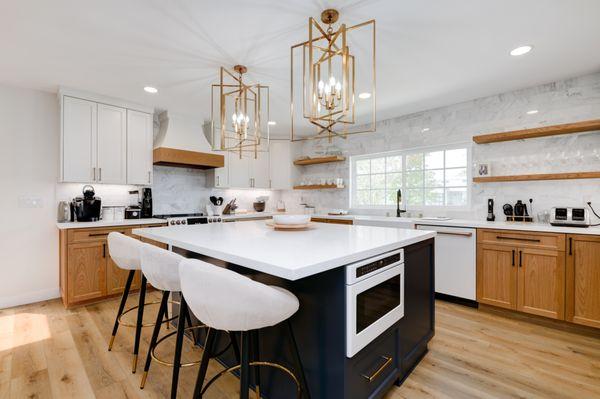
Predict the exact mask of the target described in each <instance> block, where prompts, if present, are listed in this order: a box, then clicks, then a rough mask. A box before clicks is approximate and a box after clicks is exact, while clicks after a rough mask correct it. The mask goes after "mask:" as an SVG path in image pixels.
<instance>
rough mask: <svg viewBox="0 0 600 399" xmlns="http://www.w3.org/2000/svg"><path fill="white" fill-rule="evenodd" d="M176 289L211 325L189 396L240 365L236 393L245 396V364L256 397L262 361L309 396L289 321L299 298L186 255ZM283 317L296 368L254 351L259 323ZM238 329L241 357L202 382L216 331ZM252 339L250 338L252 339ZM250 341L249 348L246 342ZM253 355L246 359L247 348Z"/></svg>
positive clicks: (247, 383)
mask: <svg viewBox="0 0 600 399" xmlns="http://www.w3.org/2000/svg"><path fill="white" fill-rule="evenodd" d="M179 275H180V279H181V289H182V292H183V295H184V296H185V298H186V300H187V302H188V303H189V307H190V309H191V310H192V312H193V313H194V315H195V316H196V317H197V318H198V319H199V320H200V321H201V322H202V323H204V324H205V325H206V326H208V327H210V330H209V331H208V336H207V338H206V344H205V347H204V354H203V355H202V363H201V364H200V370H199V371H198V378H197V380H196V386H195V389H194V398H201V397H202V395H203V394H204V393H205V392H206V390H207V389H208V388H209V387H210V386H211V385H212V384H213V383H214V382H215V381H216V380H217V379H218V378H219V377H221V376H222V375H223V374H225V373H227V372H231V371H236V370H240V398H241V399H247V398H248V390H249V387H250V367H254V371H255V374H254V383H255V386H256V394H257V398H259V397H260V374H259V373H258V370H259V368H260V367H263V366H266V367H271V368H274V369H277V370H279V371H281V372H284V373H286V374H287V375H288V376H289V377H290V379H291V380H292V381H293V382H294V383H295V385H296V394H297V397H298V398H301V397H304V398H309V397H310V395H309V391H308V386H307V383H306V377H305V375H304V370H303V368H302V362H301V360H300V354H299V353H298V347H297V345H296V339H295V337H294V333H293V330H292V325H291V323H290V322H289V319H290V317H292V316H293V315H294V313H296V311H297V310H298V307H299V302H298V298H296V296H295V295H294V294H292V293H291V292H289V291H287V290H285V289H283V288H280V287H276V286H269V285H265V284H262V283H259V282H257V281H254V280H251V279H249V278H248V277H246V276H242V275H241V274H238V273H235V272H233V271H231V270H228V269H225V268H222V267H218V266H214V265H211V264H208V263H206V262H202V261H200V260H196V259H186V260H184V261H183V262H181V265H180V266H179ZM283 322H285V324H286V325H285V328H286V330H287V333H288V335H289V342H290V348H291V355H292V359H293V362H294V363H295V364H294V368H295V373H294V372H293V371H291V370H290V369H288V368H287V367H285V366H283V365H281V364H278V363H273V362H268V361H263V360H262V359H260V358H259V353H258V332H259V331H260V329H262V328H266V327H270V326H274V325H277V324H280V323H283ZM219 330H221V331H223V330H225V331H239V332H241V342H242V344H241V350H242V353H241V362H239V363H240V364H238V365H236V366H233V367H230V368H227V369H225V370H223V371H221V372H219V373H218V374H216V375H215V376H214V377H213V378H212V379H211V380H210V381H208V383H206V385H205V384H204V379H205V377H206V371H207V368H208V361H209V359H210V358H211V356H213V355H212V353H211V349H212V345H213V343H214V340H215V333H216V332H217V331H219ZM252 341H253V342H252ZM251 346H253V348H252V349H251V348H250V347H251ZM251 352H252V354H253V359H250V353H251Z"/></svg>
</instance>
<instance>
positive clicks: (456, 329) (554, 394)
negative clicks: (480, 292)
mask: <svg viewBox="0 0 600 399" xmlns="http://www.w3.org/2000/svg"><path fill="white" fill-rule="evenodd" d="M153 295H156V293H153ZM134 301H136V299H135V298H132V299H131V302H132V303H133V302H134ZM117 304H118V300H116V299H115V300H112V301H107V302H104V303H101V304H98V305H89V306H86V307H81V308H77V309H74V310H65V309H64V308H63V306H62V304H61V303H60V302H59V301H58V300H56V301H49V302H42V303H38V304H33V305H27V306H22V307H18V308H11V309H4V310H0V399H5V398H61V399H62V398H93V397H97V398H110V399H119V398H163V397H168V394H169V389H170V373H171V370H170V369H169V368H166V367H164V366H161V365H158V364H153V365H152V368H151V369H150V373H149V376H148V382H147V384H146V388H145V389H144V390H143V391H142V390H140V389H139V388H138V386H139V382H140V377H141V369H142V367H143V361H144V359H145V353H146V348H147V345H148V341H149V339H150V333H151V331H150V329H148V328H146V329H145V330H146V331H145V332H144V340H143V342H142V348H141V350H140V364H139V365H138V373H137V374H132V373H131V371H130V368H131V355H130V351H131V347H132V343H133V329H130V328H123V327H122V328H121V330H120V331H119V335H118V336H117V340H116V341H115V345H114V347H113V351H112V352H108V351H107V350H106V348H107V340H108V337H109V336H110V331H111V326H112V322H113V320H114V319H113V318H114V312H115V310H116V308H117ZM147 313H148V320H150V319H151V316H152V315H153V314H155V310H154V309H151V308H149V311H148V312H147ZM169 345H170V344H167V345H166V347H165V350H164V353H163V356H165V358H168V356H169V355H170V354H171V353H172V352H171V351H172V346H171V347H169ZM200 355H201V351H200V350H198V349H193V348H191V345H186V350H185V355H184V356H185V359H192V358H199V356H200ZM219 369H220V367H219V366H218V365H215V362H211V368H210V369H209V374H211V375H212V374H213V373H216V372H217V371H218V370H219ZM196 372H197V368H196V367H190V368H185V369H183V370H182V374H181V379H180V384H179V386H180V388H179V394H180V395H179V396H180V397H182V398H189V397H191V395H192V391H193V385H194V381H195V375H196ZM237 381H238V380H237V379H235V378H234V377H232V376H226V377H225V378H223V379H221V380H220V381H219V382H218V383H217V384H216V385H215V386H214V389H211V391H210V394H209V395H207V397H208V398H218V399H224V398H235V397H236V396H237V395H238V383H237ZM398 398H411V399H412V398H453V399H454V398H600V338H594V337H590V336H585V335H579V334H575V333H572V332H566V331H561V330H557V329H554V328H549V327H544V326H540V325H536V324H532V323H529V322H526V321H522V320H515V319H512V318H505V317H503V316H501V315H496V314H490V313H486V312H482V311H477V310H474V309H470V308H465V307H462V306H459V305H454V304H449V303H446V302H439V301H438V302H437V303H436V336H435V338H434V339H433V341H432V342H431V343H430V351H429V353H428V354H427V356H426V357H425V358H424V359H423V361H422V362H421V363H420V364H419V366H418V367H417V368H416V369H415V371H414V372H413V373H412V375H411V376H410V377H409V378H408V379H407V380H406V381H405V383H404V384H403V386H402V387H400V388H397V387H394V388H393V389H392V390H391V391H390V392H389V394H388V395H387V396H386V399H398Z"/></svg>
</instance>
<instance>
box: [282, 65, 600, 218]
mask: <svg viewBox="0 0 600 399" xmlns="http://www.w3.org/2000/svg"><path fill="white" fill-rule="evenodd" d="M534 109H535V110H538V112H537V113H536V114H532V115H530V114H527V111H529V110H534ZM598 118H600V73H595V74H591V75H586V76H582V77H578V78H573V79H568V80H563V81H559V82H554V83H550V84H545V85H542V86H537V87H532V88H527V89H523V90H518V91H513V92H508V93H503V94H499V95H494V96H489V97H485V98H480V99H476V100H472V101H468V102H464V103H460V104H455V105H450V106H446V107H442V108H437V109H433V110H428V111H424V112H419V113H415V114H411V115H405V116H400V117H397V118H394V119H388V120H384V121H381V122H379V123H378V124H377V132H376V133H370V134H363V135H356V136H352V137H349V138H348V139H347V140H340V139H337V140H335V141H334V142H333V143H332V144H329V143H327V141H326V140H319V141H309V142H305V143H299V144H297V145H296V148H295V152H296V153H297V154H304V155H315V154H319V153H323V152H327V151H332V150H333V151H335V150H341V151H342V152H343V154H344V155H346V156H347V157H350V156H353V155H361V154H369V153H378V152H385V151H393V150H406V149H413V148H419V147H429V146H439V145H444V144H451V143H452V144H453V143H468V144H469V145H472V162H473V163H474V164H475V163H478V162H489V163H491V164H492V174H494V175H504V174H524V173H552V172H570V171H600V132H590V133H581V134H576V135H566V136H556V137H547V138H539V139H530V140H519V141H512V142H505V143H494V144H484V145H477V144H474V143H473V142H472V136H474V135H478V134H485V133H491V132H501V131H510V130H516V129H524V128H532V127H537V126H546V125H554V124H561V123H569V122H576V121H582V120H589V119H598ZM426 128H427V129H428V130H426V131H423V129H426ZM321 177H325V178H329V177H342V178H343V179H344V180H345V182H347V181H348V178H349V162H348V160H347V161H346V162H344V163H341V162H340V163H334V164H325V165H314V166H309V167H304V168H303V169H302V177H301V178H304V179H313V180H314V179H318V178H321ZM488 198H494V199H495V201H496V215H497V217H502V216H501V215H502V212H501V206H502V204H504V203H511V204H514V203H515V202H516V201H517V200H518V199H521V200H524V201H528V200H529V198H532V199H533V200H534V213H537V212H540V211H543V210H548V209H550V208H551V207H553V206H559V205H564V206H583V205H584V203H585V202H587V201H593V202H594V203H595V204H596V205H597V207H598V208H600V179H593V180H563V181H560V180H559V181H539V182H507V183H487V184H473V185H472V194H471V204H470V206H469V207H468V209H467V210H461V211H454V212H453V211H451V210H447V211H439V210H436V211H428V210H427V209H420V210H419V209H418V208H416V209H415V211H422V212H423V213H424V214H426V215H428V214H435V215H443V214H445V215H448V216H453V217H469V218H483V217H485V214H486V210H487V199H488ZM282 199H283V200H284V201H286V204H288V207H291V206H297V205H298V204H299V203H302V202H305V203H309V204H312V205H315V206H316V208H317V212H323V211H327V210H329V209H332V208H342V209H348V207H349V191H348V189H345V190H331V191H328V190H320V191H285V192H283V193H282ZM355 212H356V213H359V212H360V213H375V214H385V213H386V212H390V210H378V211H365V210H355Z"/></svg>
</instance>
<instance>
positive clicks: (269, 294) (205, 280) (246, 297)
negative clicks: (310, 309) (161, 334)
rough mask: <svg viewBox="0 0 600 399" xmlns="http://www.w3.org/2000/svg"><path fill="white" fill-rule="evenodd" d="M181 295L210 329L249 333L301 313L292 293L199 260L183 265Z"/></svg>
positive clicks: (192, 260) (186, 262)
mask: <svg viewBox="0 0 600 399" xmlns="http://www.w3.org/2000/svg"><path fill="white" fill-rule="evenodd" d="M179 275H180V276H181V292H182V293H183V296H184V297H185V299H186V302H187V303H188V306H189V307H190V309H191V310H192V312H193V313H194V315H195V316H196V317H197V318H198V319H199V320H200V321H201V322H202V323H204V324H206V325H207V326H209V327H212V328H216V329H219V330H228V331H249V330H255V329H259V328H264V327H268V326H273V325H275V324H278V323H280V322H282V321H284V320H286V319H287V318H289V317H290V316H292V315H293V314H294V313H296V311H297V310H298V306H299V305H298V299H297V298H296V297H295V296H294V295H293V294H291V293H290V292H288V291H286V290H284V289H280V288H277V287H272V286H268V285H265V284H262V283H259V282H257V281H254V280H251V279H249V278H248V277H245V276H242V275H241V274H238V273H235V272H233V271H231V270H228V269H225V268H223V267H219V266H215V265H211V264H209V263H206V262H202V261H200V260H196V259H185V260H184V261H183V262H181V265H180V266H179Z"/></svg>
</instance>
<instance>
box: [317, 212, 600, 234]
mask: <svg viewBox="0 0 600 399" xmlns="http://www.w3.org/2000/svg"><path fill="white" fill-rule="evenodd" d="M313 217H320V218H328V219H344V220H353V221H355V222H357V223H358V224H360V221H368V222H381V224H382V226H388V227H394V225H395V224H397V225H398V227H406V225H407V224H418V225H431V226H448V227H472V228H485V229H501V230H522V231H539V232H548V233H565V234H589V235H600V226H595V227H561V226H552V225H550V224H546V223H529V222H505V221H495V222H488V221H486V220H470V219H450V220H432V219H423V218H404V217H401V218H397V217H392V216H365V215H313Z"/></svg>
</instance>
